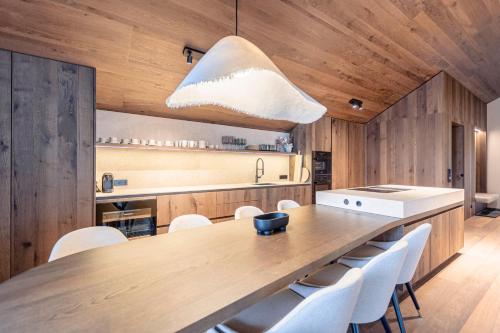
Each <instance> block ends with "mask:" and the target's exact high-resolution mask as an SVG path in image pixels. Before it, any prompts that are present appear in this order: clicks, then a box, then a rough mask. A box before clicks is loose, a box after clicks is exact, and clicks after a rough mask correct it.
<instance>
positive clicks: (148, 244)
mask: <svg viewBox="0 0 500 333" xmlns="http://www.w3.org/2000/svg"><path fill="white" fill-rule="evenodd" d="M458 206H460V204H457V205H454V206H452V207H450V206H447V207H440V208H439V209H436V210H433V211H428V212H426V213H424V214H419V215H415V216H412V217H410V218H402V219H400V218H393V217H386V216H381V215H375V214H367V213H359V212H354V211H351V210H347V209H341V208H334V207H329V206H325V205H307V206H302V207H299V208H295V209H289V210H287V212H288V213H289V215H290V223H289V225H288V228H287V231H286V232H282V233H277V234H275V235H272V236H258V235H256V233H255V230H254V227H253V221H252V219H242V220H240V221H238V222H237V223H236V222H235V221H228V222H222V223H218V224H214V225H210V226H206V227H200V228H197V229H193V230H184V231H179V232H176V233H172V234H164V235H159V236H155V237H149V238H145V239H139V240H137V241H133V242H127V243H123V244H119V245H114V246H108V247H103V248H97V249H94V250H89V251H84V252H81V253H77V254H74V255H71V256H67V257H64V258H61V259H58V260H55V261H53V262H50V263H47V264H44V265H41V266H38V267H36V268H34V269H31V270H29V271H27V272H24V273H21V274H19V275H18V276H15V277H14V278H12V279H11V280H8V281H6V282H4V283H2V284H0V332H32V331H41V332H53V333H57V332H76V331H78V332H109V331H119V332H203V331H205V330H207V329H208V328H210V327H213V326H214V325H215V324H217V323H220V322H222V321H223V320H225V319H227V318H229V317H231V316H233V315H235V314H237V313H239V312H240V311H242V310H243V309H245V308H247V307H249V306H250V305H252V304H255V303H257V302H259V301H260V300H262V299H264V298H265V297H267V296H269V295H271V294H272V293H274V292H276V291H278V290H280V289H281V288H284V287H286V286H287V285H288V284H289V283H291V282H293V281H295V280H297V279H300V278H302V277H304V276H305V275H306V274H308V273H311V272H313V271H315V270H317V269H319V268H320V267H322V266H323V265H326V264H328V263H329V262H331V261H332V260H334V259H336V258H338V257H340V256H342V255H343V254H345V253H347V252H349V251H350V250H352V249H354V248H356V247H358V246H360V245H362V244H364V243H365V242H366V241H368V240H370V239H373V238H374V237H376V236H378V235H380V234H382V233H384V232H386V231H389V230H391V229H393V228H395V227H398V226H401V225H408V224H412V223H413V225H415V224H417V223H425V222H426V221H429V220H431V222H432V221H434V222H432V223H435V224H436V225H437V224H441V223H444V222H445V221H450V220H451V216H455V213H454V212H456V210H457V209H459V210H461V212H462V221H461V222H462V223H461V226H462V227H463V207H461V206H460V207H459V208H457V207H458ZM450 212H451V213H450ZM437 214H441V215H437ZM443 214H444V215H443ZM431 216H437V217H439V216H447V217H446V218H444V217H440V218H435V217H432V218H431ZM425 218H429V220H424V221H422V220H423V219H425ZM418 221H420V222H418ZM456 222H458V220H457V221H456ZM455 224H458V223H455V222H454V223H453V224H451V223H448V224H447V226H446V228H440V227H437V228H434V227H433V234H432V235H431V236H432V237H431V238H432V242H431V244H430V246H429V247H426V248H430V249H431V251H434V248H435V249H436V251H438V250H439V251H442V250H443V249H444V250H446V253H445V254H444V255H443V256H441V257H436V258H437V259H438V260H439V261H436V260H434V261H433V259H432V258H434V256H437V255H438V254H439V253H436V254H432V255H431V254H429V255H430V256H431V264H434V263H435V264H436V267H437V265H438V264H439V263H441V262H442V261H443V260H445V259H446V258H448V257H449V255H450V253H449V249H450V245H449V242H450V241H449V240H450V234H449V233H448V230H450V226H454V225H455ZM439 232H444V234H442V235H441V234H439ZM461 234H462V243H461V244H459V246H460V247H461V245H462V244H463V229H461ZM438 240H443V241H447V243H440V242H438ZM450 244H451V243H450ZM453 251H456V249H454V250H453ZM431 253H432V252H431ZM424 256H425V254H424ZM432 267H434V265H433V266H432Z"/></svg>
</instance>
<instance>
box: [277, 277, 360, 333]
mask: <svg viewBox="0 0 500 333" xmlns="http://www.w3.org/2000/svg"><path fill="white" fill-rule="evenodd" d="M362 284H363V274H362V273H361V269H359V268H352V269H350V270H349V271H348V272H347V273H346V274H345V275H344V276H343V277H342V279H341V280H340V281H339V282H337V283H336V284H334V285H332V286H329V287H326V288H322V289H321V290H319V291H317V292H316V293H314V294H312V295H311V296H309V297H307V298H305V299H304V300H303V301H302V302H300V303H299V304H298V305H297V306H296V307H295V308H294V309H293V310H292V311H290V312H289V313H288V314H287V315H286V316H285V317H283V318H282V319H281V320H280V321H279V322H277V323H276V324H275V325H274V326H273V327H271V328H270V329H269V330H268V331H267V332H268V333H271V332H272V333H278V332H279V333H281V332H287V333H288V332H297V333H298V332H318V333H323V332H324V333H327V332H328V333H345V332H346V331H347V328H348V326H349V323H350V321H351V316H352V313H353V310H354V307H355V305H356V303H357V300H358V295H359V293H360V290H361V288H362Z"/></svg>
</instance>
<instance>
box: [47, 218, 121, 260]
mask: <svg viewBox="0 0 500 333" xmlns="http://www.w3.org/2000/svg"><path fill="white" fill-rule="evenodd" d="M127 241H128V239H127V237H125V235H123V234H122V233H121V231H120V230H118V229H115V228H112V227H105V226H98V227H88V228H83V229H78V230H75V231H72V232H70V233H67V234H66V235H64V236H62V237H61V238H59V240H58V241H57V242H56V244H55V245H54V247H53V248H52V251H51V252H50V257H49V261H53V260H56V259H59V258H62V257H65V256H69V255H70V254H74V253H78V252H82V251H86V250H90V249H94V248H97V247H102V246H107V245H114V244H119V243H125V242H127Z"/></svg>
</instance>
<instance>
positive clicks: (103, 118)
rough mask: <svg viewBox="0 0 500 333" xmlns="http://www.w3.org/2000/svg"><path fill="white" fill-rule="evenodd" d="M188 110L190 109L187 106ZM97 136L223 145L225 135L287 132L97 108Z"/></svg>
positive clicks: (270, 138)
mask: <svg viewBox="0 0 500 333" xmlns="http://www.w3.org/2000/svg"><path fill="white" fill-rule="evenodd" d="M186 112H189V110H187V111H186ZM96 118H97V120H96V137H98V138H99V137H117V138H119V139H121V138H129V139H131V138H138V139H155V140H163V141H165V140H171V141H174V140H206V141H207V142H208V143H209V144H213V145H221V144H222V143H221V137H222V136H223V135H229V136H234V137H237V138H244V139H247V144H249V145H251V144H274V143H275V141H276V139H277V138H278V137H284V136H286V137H288V133H283V132H272V131H264V130H256V129H251V128H241V127H234V126H225V125H216V124H207V123H199V122H195V121H185V120H177V119H169V118H159V117H149V116H143V115H136V114H130V113H120V112H111V111H104V110H97V112H96Z"/></svg>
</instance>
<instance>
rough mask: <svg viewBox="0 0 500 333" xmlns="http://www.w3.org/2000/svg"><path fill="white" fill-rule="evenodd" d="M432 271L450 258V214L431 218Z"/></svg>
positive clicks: (446, 213)
mask: <svg viewBox="0 0 500 333" xmlns="http://www.w3.org/2000/svg"><path fill="white" fill-rule="evenodd" d="M431 224H432V231H431V236H430V238H431V242H430V243H431V270H433V269H435V268H436V267H438V266H439V265H441V264H442V263H443V262H445V261H446V260H447V259H448V258H449V257H450V214H449V212H445V213H442V214H439V215H436V216H433V217H432V218H431Z"/></svg>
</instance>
